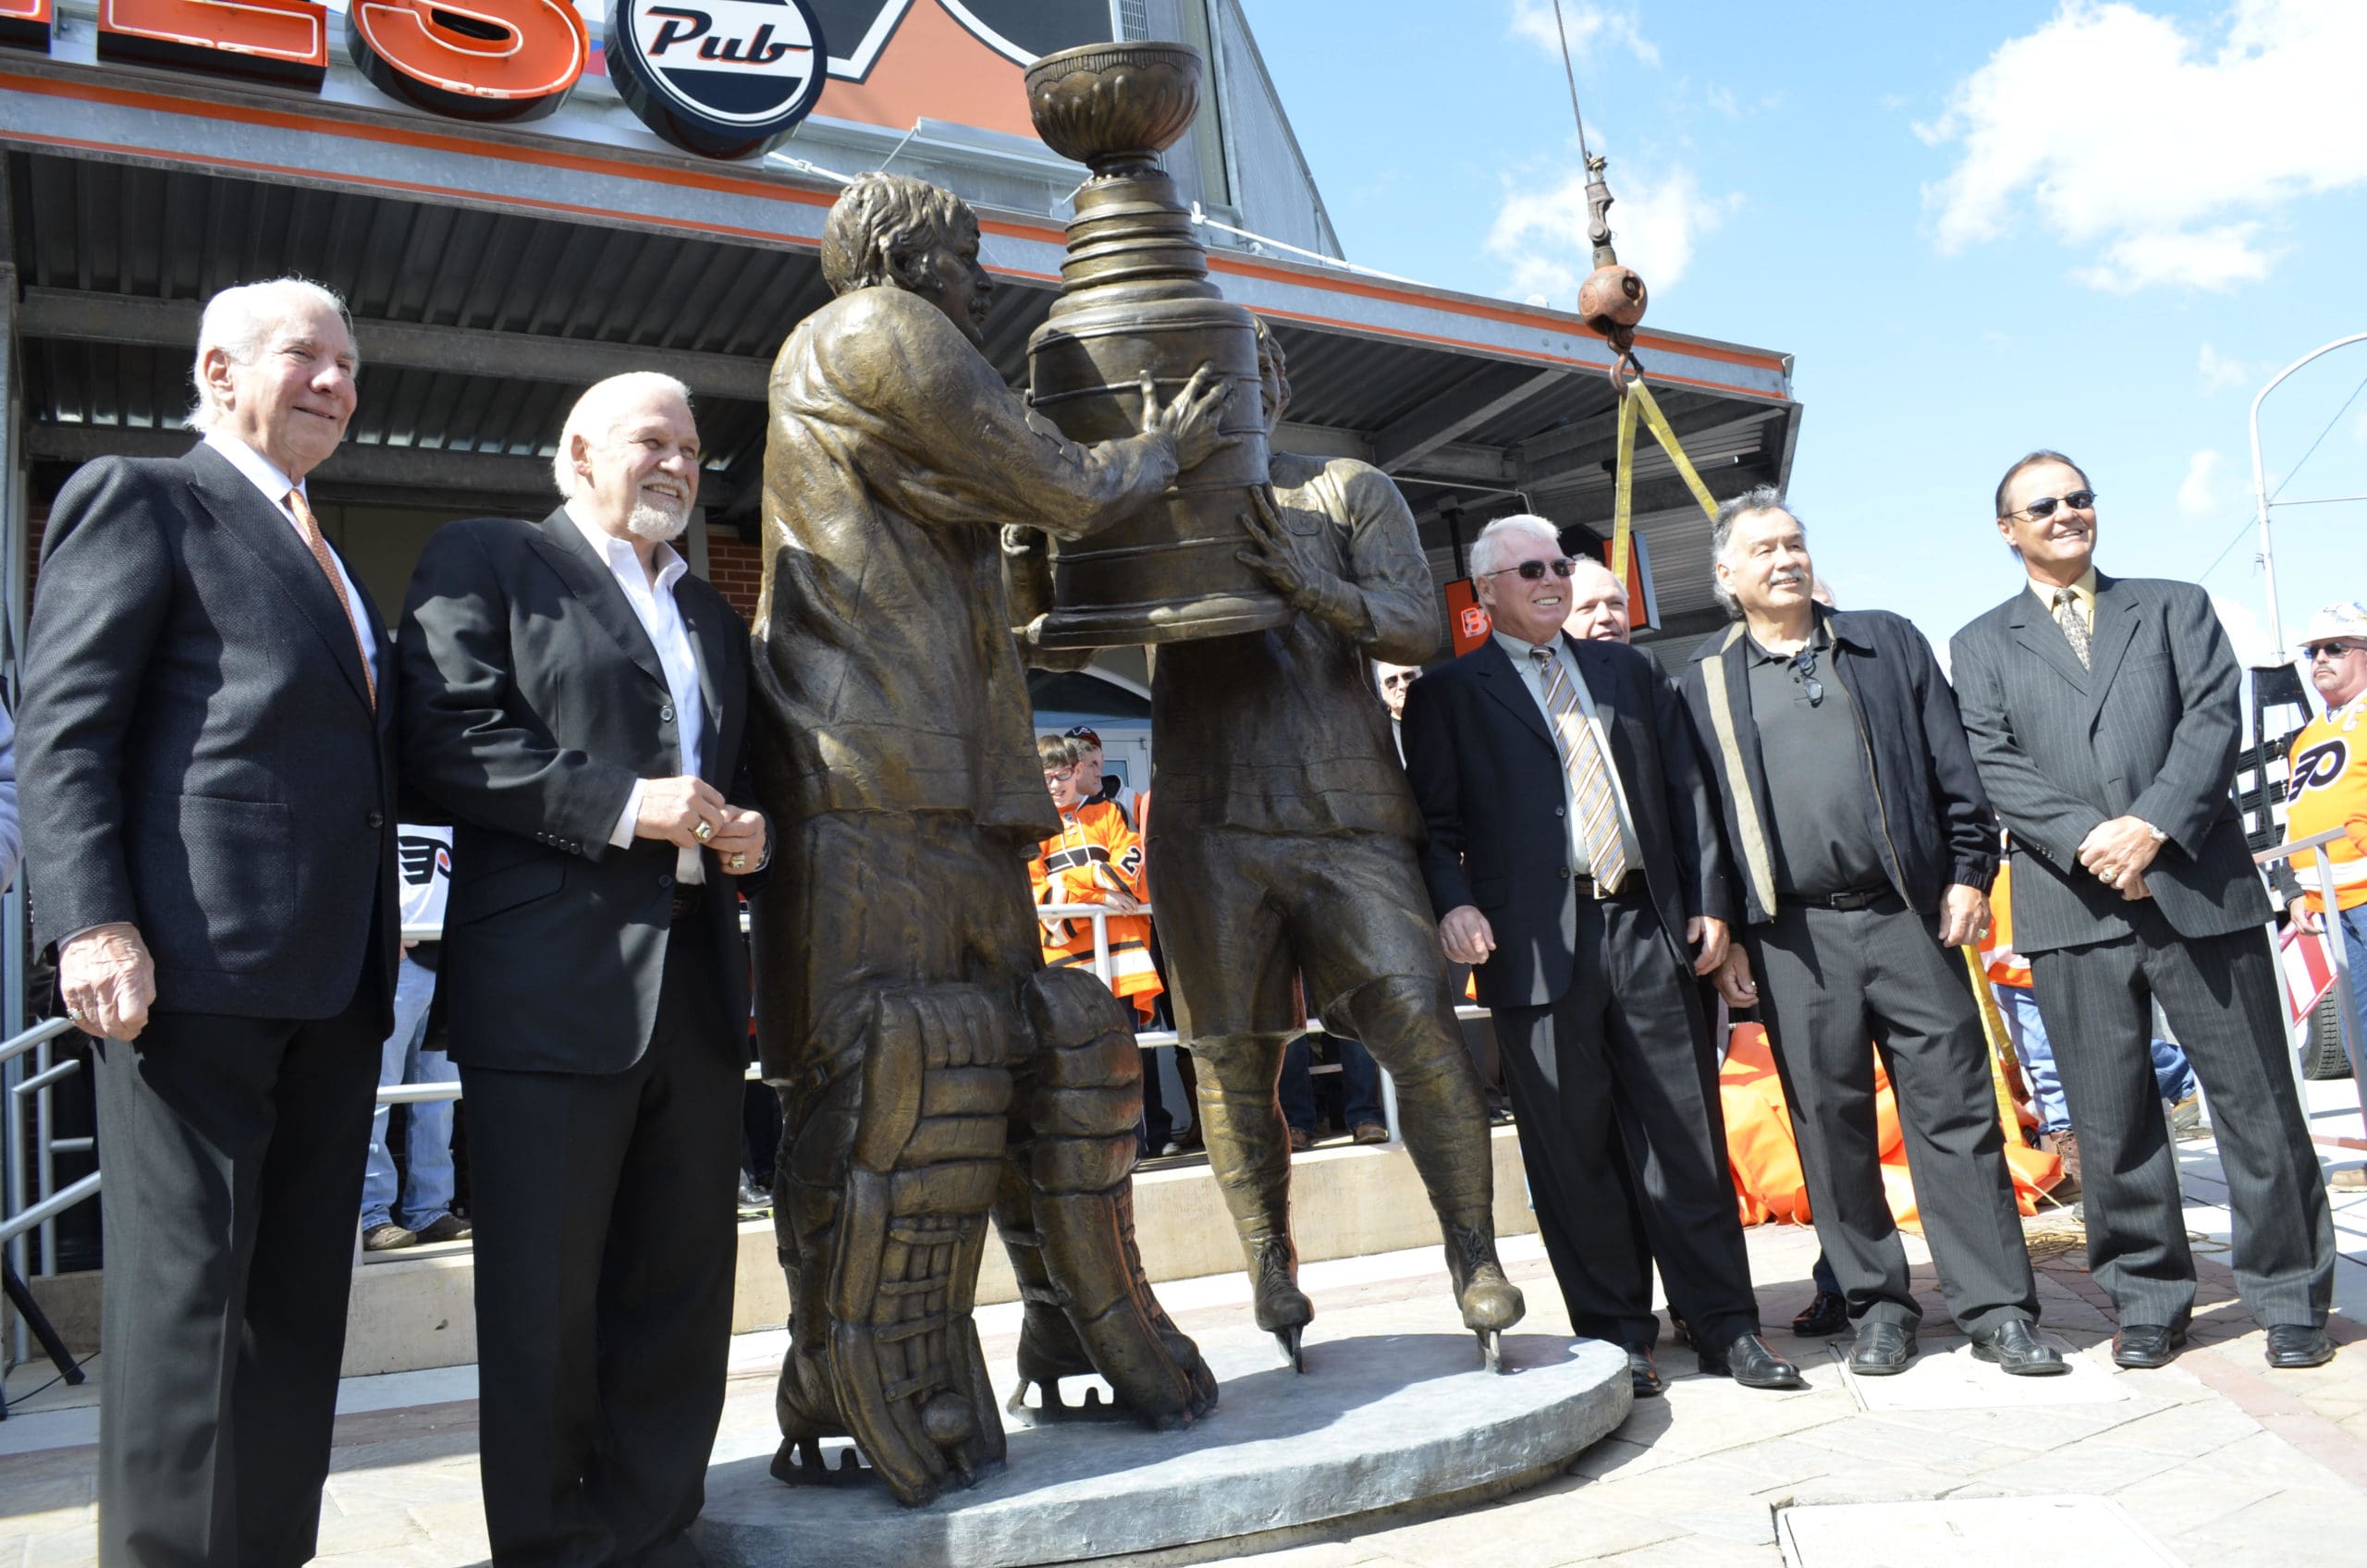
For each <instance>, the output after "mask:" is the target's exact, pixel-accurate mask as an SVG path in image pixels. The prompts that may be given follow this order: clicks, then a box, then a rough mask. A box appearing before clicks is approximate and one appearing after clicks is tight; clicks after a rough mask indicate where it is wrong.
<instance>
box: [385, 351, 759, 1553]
mask: <svg viewBox="0 0 2367 1568" xmlns="http://www.w3.org/2000/svg"><path fill="white" fill-rule="evenodd" d="M553 468H554V471H555V475H556V477H557V479H558V487H559V490H560V492H561V493H562V494H563V495H564V496H566V497H567V500H566V504H565V505H563V506H561V507H560V508H558V510H557V511H555V512H553V513H551V515H550V516H549V517H547V518H546V519H544V520H543V521H541V522H539V523H524V522H516V521H508V520H505V519H497V518H482V519H478V520H476V521H469V522H459V523H454V524H452V525H451V526H450V527H448V528H446V529H444V530H443V531H442V532H440V533H437V534H436V535H435V537H434V538H433V539H431V540H430V541H428V545H427V548H426V550H425V551H424V552H423V553H422V555H421V557H420V560H419V566H418V570H417V571H416V572H415V574H414V575H413V577H412V579H411V594H410V597H409V600H408V602H407V604H406V605H405V606H404V610H403V626H402V635H401V637H400V639H399V645H400V648H401V650H402V663H403V678H404V703H403V762H404V766H405V769H406V776H407V780H408V782H410V783H411V784H413V785H415V786H417V788H418V789H419V790H421V791H422V792H423V794H424V795H426V796H427V797H428V799H430V800H432V801H434V802H436V803H437V804H439V805H441V806H443V807H444V808H445V809H446V810H448V811H449V812H450V813H451V815H452V817H453V819H454V837H453V878H452V888H451V892H450V895H449V899H448V904H447V908H446V914H445V924H444V947H443V953H442V960H441V967H440V969H439V971H438V978H439V984H440V985H441V986H442V989H443V998H444V1002H445V1006H446V1010H447V1014H448V1018H449V1020H450V1029H451V1047H450V1049H451V1056H452V1060H454V1061H456V1062H458V1063H460V1082H461V1084H462V1086H463V1089H464V1092H465V1096H466V1098H467V1103H468V1108H469V1151H470V1163H471V1173H472V1190H473V1194H474V1204H473V1218H474V1220H475V1224H476V1254H477V1273H476V1301H477V1341H478V1347H479V1349H478V1364H479V1368H480V1370H479V1378H480V1382H481V1385H482V1396H481V1401H480V1403H481V1406H482V1411H483V1414H482V1415H481V1417H480V1420H481V1423H482V1433H483V1437H482V1440H481V1444H480V1451H481V1453H482V1459H481V1462H480V1463H481V1465H482V1468H483V1473H484V1509H485V1526H486V1531H487V1534H488V1535H489V1536H490V1537H491V1539H492V1544H493V1554H494V1561H495V1562H497V1563H499V1564H503V1565H504V1568H507V1565H509V1564H521V1565H523V1564H537V1565H539V1564H570V1565H572V1564H578V1563H619V1564H622V1563H632V1564H670V1563H692V1562H697V1561H698V1556H697V1553H696V1551H695V1550H694V1549H693V1547H692V1546H691V1544H690V1541H689V1538H688V1536H687V1533H686V1532H687V1531H688V1529H689V1527H690V1525H691V1522H692V1521H693V1519H695V1518H696V1517H697V1516H698V1512H699V1508H700V1505H701V1503H702V1501H704V1498H705V1489H704V1488H705V1472H706V1462H707V1455H708V1452H709V1451H710V1450H711V1448H712V1447H713V1445H714V1441H715V1430H716V1424H717V1421H718V1420H719V1419H720V1417H721V1415H722V1410H723V1378H724V1365H725V1356H726V1353H727V1349H728V1347H729V1344H730V1331H731V1284H732V1272H733V1264H734V1260H735V1258H736V1256H737V1251H738V1249H737V1245H736V1242H735V1237H734V1234H733V1229H732V1227H733V1214H734V1208H733V1199H734V1196H735V1194H736V1192H737V1189H738V1185H739V1148H740V1102H741V1081H742V1079H741V1074H742V1063H743V1062H744V1061H745V1060H746V1051H745V1046H744V1041H745V1038H746V1032H747V1018H748V966H747V958H746V954H745V950H744V948H743V946H742V942H741V939H740V911H739V899H738V888H739V883H740V882H741V880H742V877H744V876H749V875H752V874H753V873H754V872H755V871H757V870H758V869H760V868H761V866H762V864H763V862H764V857H765V854H766V836H765V821H764V818H763V817H762V816H761V815H758V814H757V813H756V812H754V810H750V809H746V808H743V807H742V806H739V805H735V804H733V803H731V802H732V801H734V800H744V799H746V798H747V790H746V786H745V777H744V769H743V753H744V746H743V741H744V737H745V733H746V724H747V715H748V650H747V629H746V628H745V626H744V625H742V622H741V619H740V618H739V617H738V616H737V615H735V614H733V613H732V611H731V608H730V606H728V605H727V604H725V603H724V601H723V597H722V595H721V594H717V592H716V591H715V589H714V588H713V587H712V586H710V585H709V584H708V583H707V582H705V581H704V580H703V579H700V578H697V577H692V576H689V575H687V571H688V568H687V567H686V565H685V563H684V562H683V560H682V557H681V556H680V555H679V554H677V553H676V552H675V550H674V549H673V547H672V545H670V544H669V543H668V541H669V540H671V539H673V538H675V537H676V536H678V535H679V534H680V533H681V531H682V529H683V528H684V527H685V526H687V524H688V522H689V521H690V513H691V508H692V506H693V503H694V502H695V500H696V498H697V495H698V480H699V438H698V430H697V427H696V426H695V425H694V424H693V422H692V417H691V408H690V397H689V394H688V393H687V392H685V391H684V390H683V388H682V386H681V384H680V383H678V382H675V381H673V380H672V379H670V378H668V377H666V376H662V375H655V374H647V373H637V374H629V375H619V376H615V377H612V378H610V379H609V380H607V381H604V382H601V383H599V384H598V385H596V386H594V387H592V389H591V390H589V391H588V392H586V393H585V394H584V395H583V398H582V399H581V400H579V401H578V402H577V404H576V405H575V409H574V410H573V411H572V412H571V413H570V414H569V415H568V420H567V426H566V429H565V432H564V433H563V434H562V435H560V437H559V448H558V456H557V458H556V459H555V460H554V463H553Z"/></svg>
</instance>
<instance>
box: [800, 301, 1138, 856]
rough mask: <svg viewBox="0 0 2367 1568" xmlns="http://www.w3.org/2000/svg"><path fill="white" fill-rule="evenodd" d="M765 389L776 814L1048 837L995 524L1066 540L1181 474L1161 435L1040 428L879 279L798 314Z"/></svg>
mask: <svg viewBox="0 0 2367 1568" xmlns="http://www.w3.org/2000/svg"><path fill="white" fill-rule="evenodd" d="M771 401H772V423H771V430H770V439H769V440H768V442H767V448H766V453H765V552H766V558H765V590H764V597H763V599H762V601H761V602H760V604H759V605H758V606H757V611H756V628H757V631H756V644H757V645H756V651H755V652H756V656H755V683H756V690H757V693H758V698H759V701H760V703H761V704H762V705H763V707H764V708H765V709H766V710H767V717H769V718H770V719H771V720H772V722H771V723H770V724H769V725H768V726H767V727H766V728H767V732H768V736H769V739H768V741H767V755H766V756H765V757H764V759H763V762H764V766H763V769H762V771H763V775H764V777H765V780H766V786H767V805H768V807H770V808H771V809H772V810H774V811H775V812H776V813H785V814H786V815H789V816H791V818H796V819H802V818H804V817H807V816H811V815H816V814H818V813H822V812H840V811H857V812H903V813H910V812H933V811H944V812H955V813H960V814H963V815H967V816H968V817H970V818H971V819H972V820H974V821H975V822H976V823H978V824H979V825H980V826H983V827H1006V828H1024V829H1025V830H1026V831H1027V833H1028V834H1029V836H1031V837H1034V838H1042V837H1043V836H1045V835H1047V834H1049V833H1050V832H1052V831H1053V830H1054V829H1055V828H1056V827H1058V822H1057V820H1056V818H1055V815H1054V813H1053V811H1052V807H1051V802H1050V801H1049V799H1048V798H1047V796H1046V795H1045V792H1044V780H1043V774H1042V769H1041V767H1040V766H1039V765H1038V763H1037V760H1036V746H1035V732H1034V729H1033V727H1032V725H1031V722H1030V709H1029V704H1028V700H1027V680H1026V674H1025V671H1024V669H1023V668H1021V665H1020V658H1019V650H1018V647H1017V645H1016V643H1014V641H1013V640H1012V634H1011V621H1010V612H1009V609H1008V607H1007V606H1006V602H1005V595H1004V590H1003V580H1002V557H1001V549H1000V534H999V530H1000V527H1001V525H1003V524H1006V523H1026V524H1029V525H1032V526H1034V527H1036V528H1040V529H1042V530H1044V531H1045V532H1046V533H1050V534H1051V535H1053V536H1054V537H1056V538H1061V539H1071V538H1076V537H1079V536H1081V535H1083V534H1084V533H1088V532H1090V531H1091V530H1092V529H1093V528H1095V527H1098V526H1099V525H1100V524H1101V523H1103V522H1105V521H1109V520H1110V519H1112V518H1115V517H1122V516H1124V515H1126V514H1127V513H1128V512H1130V511H1132V510H1134V508H1137V507H1139V506H1141V505H1143V504H1145V503H1147V501H1149V500H1150V499H1151V497H1153V496H1157V495H1158V494H1159V492H1160V491H1162V490H1164V489H1165V488H1166V487H1167V486H1168V484H1171V482H1172V481H1173V480H1174V478H1175V460H1174V444H1173V442H1172V440H1171V438H1169V437H1166V436H1135V437H1131V438H1128V439H1126V440H1122V441H1108V442H1103V443H1101V444H1100V445H1098V446H1095V447H1080V446H1078V445H1076V444H1075V443H1074V442H1071V441H1066V440H1063V439H1061V437H1060V436H1059V435H1054V434H1050V433H1049V432H1046V431H1043V430H1040V429H1037V428H1034V427H1032V426H1031V425H1030V424H1029V423H1028V420H1027V410H1026V406H1025V405H1024V403H1023V402H1022V401H1021V400H1020V398H1018V396H1017V395H1016V394H1014V393H1013V392H1012V390H1011V389H1010V388H1009V387H1008V386H1004V385H1003V381H1002V377H1001V376H1000V375H998V374H996V373H995V369H994V366H993V365H991V364H989V363H987V360H986V357H985V356H984V355H982V354H980V353H979V352H978V350H977V349H975V348H974V347H972V345H971V343H970V341H969V339H968V338H966V337H963V336H962V334H961V332H960V331H959V330H957V329H956V328H955V326H954V325H953V324H952V323H951V322H950V321H949V320H947V319H946V317H945V316H944V315H943V314H942V313H941V312H938V310H937V309H936V308H935V307H933V306H932V305H930V304H929V303H928V302H927V301H926V300H922V299H919V298H918V297H916V296H914V295H911V294H907V293H904V292H902V291H901V290H900V289H896V288H861V289H857V290H855V291H853V292H852V293H850V294H846V295H842V296H840V298H839V299H836V300H832V301H830V303H828V304H827V305H825V306H823V307H822V308H821V309H820V310H818V311H816V312H814V313H813V314H812V315H810V316H808V317H806V318H805V320H804V321H803V322H802V323H800V324H799V325H798V327H797V329H796V330H795V331H794V332H792V333H791V334H790V337H789V341H788V342H787V343H785V344H783V345H782V346H781V351H780V357H779V359H778V360H777V361H774V364H773V373H772V386H771Z"/></svg>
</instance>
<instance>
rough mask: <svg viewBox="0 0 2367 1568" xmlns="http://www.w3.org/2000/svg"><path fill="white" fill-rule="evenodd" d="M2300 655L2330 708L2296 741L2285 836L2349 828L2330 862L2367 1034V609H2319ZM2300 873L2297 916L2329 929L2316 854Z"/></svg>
mask: <svg viewBox="0 0 2367 1568" xmlns="http://www.w3.org/2000/svg"><path fill="white" fill-rule="evenodd" d="M2301 653H2302V656H2303V657H2304V658H2305V659H2307V660H2308V661H2309V667H2310V684H2311V685H2312V686H2314V687H2316V688H2317V691H2318V696H2319V697H2320V698H2321V699H2322V700H2323V701H2324V703H2325V705H2326V706H2325V712H2324V713H2323V714H2321V715H2319V716H2318V717H2316V718H2313V719H2312V720H2311V721H2310V723H2309V725H2308V727H2307V728H2305V729H2303V730H2302V731H2301V732H2300V734H2299V735H2296V736H2294V737H2293V749H2292V753H2291V755H2290V756H2289V758H2288V759H2287V761H2288V763H2289V764H2290V773H2291V777H2290V778H2288V779H2287V783H2286V786H2285V811H2286V817H2285V836H2286V838H2287V840H2288V841H2289V840H2292V839H2314V838H2316V837H2317V836H2318V835H2319V834H2321V833H2324V832H2328V831H2330V830H2332V829H2334V828H2337V827H2338V828H2343V829H2346V832H2345V833H2344V835H2343V837H2341V838H2339V839H2335V840H2334V841H2333V842H2332V843H2330V844H2328V845H2327V846H2326V859H2327V860H2328V861H2329V862H2331V863H2332V870H2333V873H2334V904H2335V909H2336V919H2337V920H2338V922H2339V923H2340V925H2341V926H2342V932H2343V939H2344V943H2345V945H2346V947H2347V949H2348V950H2349V959H2350V994H2351V1002H2352V1005H2353V1006H2354V1007H2355V1008H2356V1009H2357V1010H2358V1024H2359V1027H2360V1028H2361V1030H2367V982H2362V978H2361V972H2360V967H2359V966H2360V962H2361V959H2362V958H2367V722H2362V721H2367V605H2359V604H2348V605H2329V606H2326V607H2325V608H2324V609H2322V610H2320V611H2319V612H2318V613H2317V614H2316V615H2315V616H2314V617H2312V619H2311V621H2310V634H2309V635H2308V636H2306V637H2304V638H2302V639H2301ZM2293 870H2294V873H2295V875H2297V876H2300V879H2301V884H2302V886H2303V887H2304V888H2307V889H2308V891H2306V892H2305V893H2304V894H2303V895H2302V897H2301V900H2300V902H2299V903H2298V904H2297V905H2295V907H2294V912H2293V918H2294V920H2295V921H2296V922H2297V923H2299V924H2300V926H2301V928H2302V929H2303V930H2305V931H2315V930H2318V929H2320V928H2321V927H2322V926H2324V924H2325V908H2326V899H2325V892H2326V890H2325V889H2324V888H2321V887H2320V886H2319V876H2318V869H2317V857H2316V856H2315V855H2298V856H2296V857H2295V858H2294V861H2293Z"/></svg>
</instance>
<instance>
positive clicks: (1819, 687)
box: [1792, 648, 1824, 708]
mask: <svg viewBox="0 0 2367 1568" xmlns="http://www.w3.org/2000/svg"><path fill="white" fill-rule="evenodd" d="M1792 674H1793V676H1794V677H1795V678H1796V679H1797V680H1798V681H1799V683H1800V690H1801V691H1803V692H1807V693H1808V697H1809V706H1810V707H1812V708H1821V707H1822V706H1823V705H1824V682H1823V681H1821V680H1818V679H1817V678H1816V650H1815V649H1814V648H1802V649H1801V650H1800V651H1799V652H1798V653H1797V654H1794V655H1792Z"/></svg>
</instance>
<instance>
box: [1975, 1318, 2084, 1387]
mask: <svg viewBox="0 0 2367 1568" xmlns="http://www.w3.org/2000/svg"><path fill="white" fill-rule="evenodd" d="M1972 1358H1973V1359H1974V1360H1975V1361H1993V1362H1995V1363H1996V1364H1997V1369H1998V1370H1999V1371H2001V1372H2005V1373H2010V1374H2011V1375H2012V1376H2014V1377H2017V1378H2052V1377H2054V1375H2055V1374H2056V1373H2058V1372H2068V1371H2070V1370H2071V1366H2070V1364H2069V1363H2068V1362H2067V1361H2065V1360H2064V1359H2063V1353H2062V1352H2061V1351H2058V1350H2056V1349H2054V1347H2052V1346H2050V1345H2042V1344H2041V1343H2039V1340H2038V1335H2037V1334H2036V1333H2034V1332H2032V1331H2031V1329H2030V1324H2029V1322H2028V1321H2026V1320H2025V1319H2023V1318H2019V1317H2016V1318H2013V1319H2010V1320H2009V1321H2007V1322H2004V1323H2001V1324H1999V1325H1998V1326H1997V1327H1996V1328H1994V1329H1991V1330H1990V1331H1989V1333H1988V1334H1987V1335H1986V1336H1985V1337H1984V1336H1981V1335H1978V1334H1976V1335H1975V1336H1973V1341H1972Z"/></svg>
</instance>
